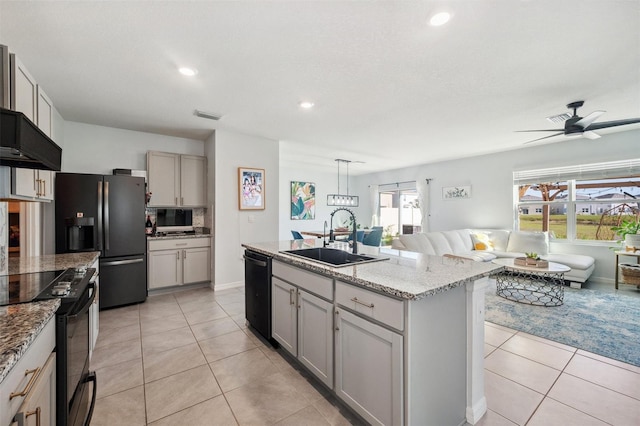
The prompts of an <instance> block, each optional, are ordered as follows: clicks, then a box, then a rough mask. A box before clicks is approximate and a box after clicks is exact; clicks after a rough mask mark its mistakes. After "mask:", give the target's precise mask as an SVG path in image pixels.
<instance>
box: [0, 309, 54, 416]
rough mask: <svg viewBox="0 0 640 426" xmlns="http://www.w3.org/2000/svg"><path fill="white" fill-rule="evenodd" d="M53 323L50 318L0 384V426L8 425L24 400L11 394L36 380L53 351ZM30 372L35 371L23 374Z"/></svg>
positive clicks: (22, 397)
mask: <svg viewBox="0 0 640 426" xmlns="http://www.w3.org/2000/svg"><path fill="white" fill-rule="evenodd" d="M55 322H56V321H55V317H52V318H51V320H50V321H49V322H48V323H47V325H45V327H44V328H43V329H42V331H41V332H40V334H39V335H38V337H36V339H35V340H34V341H33V343H32V344H31V346H30V347H29V348H28V349H27V351H26V352H25V353H24V355H22V358H20V360H19V361H18V363H17V364H16V365H14V366H13V369H12V370H11V372H10V373H9V374H8V375H7V376H6V377H5V378H4V380H3V382H2V384H0V404H1V406H2V407H3V409H2V414H1V416H0V424H2V425H8V424H10V423H11V419H12V418H13V416H14V415H15V414H16V413H17V412H18V409H19V408H20V406H21V405H22V403H23V401H24V399H25V396H16V397H13V398H11V394H12V393H14V392H21V391H23V390H24V389H25V388H26V387H27V385H28V384H29V381H30V380H37V378H38V375H39V374H40V373H41V371H42V368H43V367H44V365H45V363H46V362H47V358H48V357H49V355H50V354H51V352H52V351H53V349H54V347H55V342H56V330H55ZM36 369H37V370H36ZM32 370H36V371H34V372H32V373H29V374H25V372H27V371H32ZM32 383H34V382H32Z"/></svg>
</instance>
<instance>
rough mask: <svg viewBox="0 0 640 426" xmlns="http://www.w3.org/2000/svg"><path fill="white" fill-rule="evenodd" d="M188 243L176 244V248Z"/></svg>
mask: <svg viewBox="0 0 640 426" xmlns="http://www.w3.org/2000/svg"><path fill="white" fill-rule="evenodd" d="M187 244H188V243H176V247H177V246H186V245H187Z"/></svg>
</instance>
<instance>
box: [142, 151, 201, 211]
mask: <svg viewBox="0 0 640 426" xmlns="http://www.w3.org/2000/svg"><path fill="white" fill-rule="evenodd" d="M147 175H148V179H149V192H151V200H150V201H149V207H206V205H207V158H206V157H202V156H197V155H180V154H175V153H171V152H158V151H149V152H147Z"/></svg>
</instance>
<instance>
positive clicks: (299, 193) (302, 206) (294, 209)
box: [291, 181, 316, 220]
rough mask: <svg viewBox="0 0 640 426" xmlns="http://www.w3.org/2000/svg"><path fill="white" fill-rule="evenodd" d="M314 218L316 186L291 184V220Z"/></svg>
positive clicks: (300, 183) (305, 183)
mask: <svg viewBox="0 0 640 426" xmlns="http://www.w3.org/2000/svg"><path fill="white" fill-rule="evenodd" d="M315 218H316V184H315V183H311V182H298V181H292V182H291V220H312V219H315Z"/></svg>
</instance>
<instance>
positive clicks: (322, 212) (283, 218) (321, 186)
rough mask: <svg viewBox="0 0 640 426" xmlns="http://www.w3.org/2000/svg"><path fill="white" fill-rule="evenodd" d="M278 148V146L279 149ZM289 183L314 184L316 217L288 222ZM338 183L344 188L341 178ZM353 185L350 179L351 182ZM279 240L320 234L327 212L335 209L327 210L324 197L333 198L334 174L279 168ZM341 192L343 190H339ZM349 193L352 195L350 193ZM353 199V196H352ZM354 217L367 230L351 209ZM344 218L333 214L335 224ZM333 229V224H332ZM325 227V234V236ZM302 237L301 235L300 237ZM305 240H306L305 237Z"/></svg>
mask: <svg viewBox="0 0 640 426" xmlns="http://www.w3.org/2000/svg"><path fill="white" fill-rule="evenodd" d="M281 147H282V145H281ZM291 181H302V182H313V183H315V184H316V217H315V219H314V220H292V219H291ZM341 181H342V184H343V185H344V183H345V180H344V176H342V175H341ZM351 181H352V182H353V177H352V178H351ZM279 190H280V217H279V219H280V232H279V239H280V240H290V239H291V238H292V236H291V230H296V231H322V230H323V227H324V221H325V220H326V221H327V225H328V224H329V223H330V219H331V216H330V215H331V212H332V211H334V210H335V207H329V206H327V194H335V193H336V192H337V191H338V173H337V171H336V170H327V171H326V172H324V171H318V170H313V169H312V170H310V169H306V168H292V167H281V168H280V183H279ZM341 190H342V192H345V191H344V188H341ZM350 192H352V193H353V191H350ZM354 195H355V193H354ZM351 210H353V212H354V214H355V215H356V222H357V223H359V224H361V227H364V226H369V225H370V223H369V220H368V218H364V217H362V216H361V214H360V212H361V209H360V208H359V207H356V208H353V209H351ZM346 217H348V215H347V214H346V212H345V213H344V214H342V212H341V213H338V214H336V217H335V219H336V221H337V220H338V219H340V218H346ZM334 226H336V223H335V222H334ZM328 229H329V228H328V227H327V232H328ZM303 236H304V235H303ZM305 237H307V238H309V237H308V236H305Z"/></svg>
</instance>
